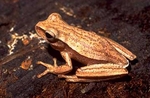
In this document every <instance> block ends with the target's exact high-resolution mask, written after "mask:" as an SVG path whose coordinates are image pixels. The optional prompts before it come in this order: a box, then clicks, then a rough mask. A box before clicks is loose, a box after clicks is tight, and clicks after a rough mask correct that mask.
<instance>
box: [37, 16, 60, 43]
mask: <svg viewBox="0 0 150 98" xmlns="http://www.w3.org/2000/svg"><path fill="white" fill-rule="evenodd" d="M60 20H61V16H60V15H59V14H57V13H52V14H51V15H50V16H49V17H48V19H46V20H45V21H40V22H38V23H37V24H36V26H35V30H36V32H37V34H38V35H39V36H40V37H42V38H43V39H45V40H47V41H48V42H51V43H53V42H56V41H57V39H58V31H57V29H55V28H54V25H55V23H59V22H58V21H60Z"/></svg>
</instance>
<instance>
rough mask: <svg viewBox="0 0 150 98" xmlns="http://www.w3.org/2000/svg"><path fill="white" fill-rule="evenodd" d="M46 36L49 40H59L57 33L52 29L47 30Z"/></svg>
mask: <svg viewBox="0 0 150 98" xmlns="http://www.w3.org/2000/svg"><path fill="white" fill-rule="evenodd" d="M45 36H46V39H47V40H48V41H49V42H56V41H57V39H56V36H55V34H54V33H53V32H51V31H46V32H45Z"/></svg>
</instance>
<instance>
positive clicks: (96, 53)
mask: <svg viewBox="0 0 150 98" xmlns="http://www.w3.org/2000/svg"><path fill="white" fill-rule="evenodd" d="M35 30H36V32H37V34H38V35H39V36H41V37H42V38H43V39H45V40H46V41H48V42H49V43H50V45H51V47H53V48H54V49H56V50H58V51H60V54H61V56H62V57H63V59H64V60H65V61H66V64H64V65H60V66H58V65H57V64H56V59H54V65H51V64H47V63H44V62H42V61H38V62H37V63H38V64H42V65H44V66H45V67H47V70H45V71H44V72H43V73H41V74H40V75H38V77H41V76H43V75H45V74H47V73H49V72H50V73H53V74H57V75H58V76H59V77H63V78H66V80H67V81H69V82H94V81H102V80H105V79H109V78H111V77H117V76H122V75H126V74H128V70H127V69H126V67H127V66H128V65H129V61H128V59H129V60H134V59H135V58H136V56H135V55H134V54H133V53H131V52H130V51H129V50H127V49H126V48H125V47H123V46H122V45H120V44H118V43H117V42H115V41H113V40H111V39H109V38H106V37H103V36H99V35H97V34H96V33H95V32H91V31H85V30H82V29H80V28H77V27H74V26H70V25H68V24H67V23H66V22H65V21H63V20H62V18H61V16H60V15H59V14H58V13H52V14H51V15H50V16H49V17H48V19H46V20H45V21H40V22H38V23H37V24H36V26H35ZM71 59H75V60H77V61H79V62H81V63H83V64H84V65H86V66H83V67H80V68H78V69H77V70H76V73H75V75H66V74H67V73H69V72H70V71H71V70H72V69H73V65H72V61H71Z"/></svg>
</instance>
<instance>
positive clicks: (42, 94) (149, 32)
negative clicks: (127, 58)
mask: <svg viewBox="0 0 150 98" xmlns="http://www.w3.org/2000/svg"><path fill="white" fill-rule="evenodd" d="M53 12H57V13H59V14H61V15H62V17H63V19H64V20H65V21H66V22H67V23H69V24H73V25H75V26H80V27H81V28H83V29H85V30H89V31H95V32H97V33H98V34H100V35H103V36H106V37H109V38H111V39H113V40H115V41H116V42H118V43H120V44H122V45H123V46H125V47H126V48H128V49H129V50H131V51H132V52H133V53H134V54H136V55H137V60H135V61H133V62H131V64H130V65H131V66H130V68H129V71H130V72H129V76H128V77H124V78H123V79H120V80H113V81H106V82H98V83H96V84H95V85H94V84H92V83H91V84H89V83H67V82H66V81H65V80H64V79H59V78H58V77H57V76H56V75H53V74H47V75H45V76H43V77H42V78H40V79H38V78H36V75H37V74H39V73H41V72H43V71H44V70H45V67H43V66H41V65H37V64H36V62H37V61H38V60H42V61H44V62H47V63H51V64H52V58H53V57H55V56H56V57H58V58H59V56H60V55H57V54H58V52H56V51H54V50H52V49H51V47H49V45H48V44H47V43H45V44H44V46H45V47H47V48H46V49H44V50H43V49H41V48H40V46H38V44H37V43H38V42H39V40H38V39H36V38H35V39H34V40H32V41H30V44H29V45H28V46H25V45H23V44H22V42H21V41H19V42H18V43H17V45H16V47H15V49H14V54H20V55H11V56H7V54H8V50H9V48H8V46H7V43H8V41H9V40H10V39H11V36H10V35H11V34H14V33H17V34H18V35H23V34H26V35H29V32H33V33H35V30H34V26H35V24H36V23H37V22H38V21H40V20H44V19H46V18H47V17H48V16H49V14H51V13H53ZM12 27H14V30H13V31H10V29H11V28H12ZM100 31H104V32H105V33H103V32H100ZM32 46H34V47H36V49H33V50H34V51H27V50H30V48H32ZM48 49H49V51H48ZM31 50H32V49H31ZM18 51H19V52H18ZM24 51H26V52H25V53H24ZM52 51H54V53H52ZM28 56H30V57H31V58H32V65H33V69H32V70H24V69H21V68H20V64H21V62H22V61H24V60H25V59H26V58H27V57H28ZM12 58H13V59H12ZM0 59H1V60H0V70H1V71H0V98H67V97H68V98H83V97H84V98H133V97H134V98H141V97H142V98H148V96H150V1H149V0H0ZM8 59H9V61H7V60H8ZM6 61H7V62H6ZM2 62H4V63H2ZM62 63H64V61H62V60H61V58H60V59H59V60H58V64H62ZM74 65H76V64H74ZM84 88H87V91H86V93H84V94H83V93H81V90H82V89H84Z"/></svg>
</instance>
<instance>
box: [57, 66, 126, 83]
mask: <svg viewBox="0 0 150 98" xmlns="http://www.w3.org/2000/svg"><path fill="white" fill-rule="evenodd" d="M126 74H128V71H127V69H125V68H122V67H120V65H118V64H112V63H106V64H93V65H89V66H85V67H81V68H79V69H77V71H76V75H73V76H67V75H59V77H60V78H66V80H67V81H68V82H96V81H105V80H111V79H116V78H120V77H122V76H124V75H126Z"/></svg>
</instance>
